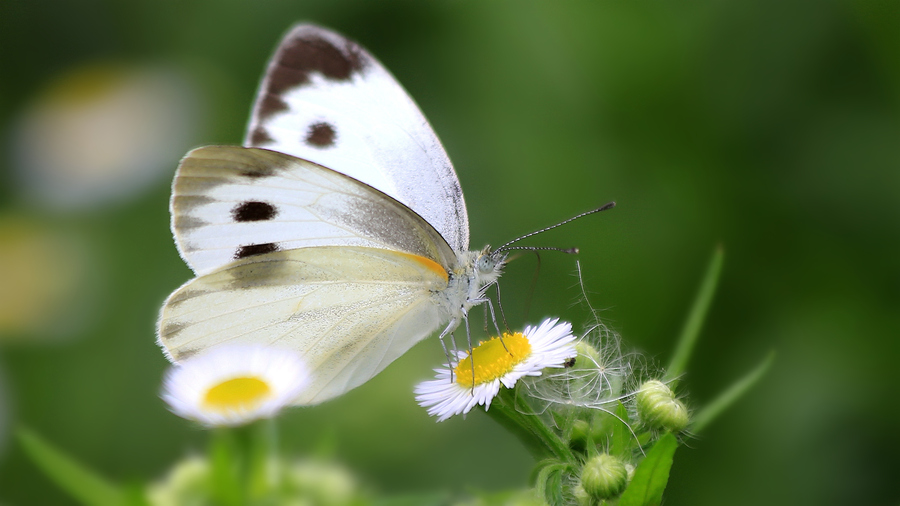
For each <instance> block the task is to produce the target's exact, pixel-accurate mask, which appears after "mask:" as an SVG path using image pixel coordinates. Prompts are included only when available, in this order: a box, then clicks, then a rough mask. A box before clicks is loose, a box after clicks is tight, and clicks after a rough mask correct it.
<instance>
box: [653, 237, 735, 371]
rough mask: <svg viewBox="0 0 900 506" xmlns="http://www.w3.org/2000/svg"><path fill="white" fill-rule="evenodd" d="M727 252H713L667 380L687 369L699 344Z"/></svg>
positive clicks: (671, 363) (683, 329)
mask: <svg viewBox="0 0 900 506" xmlns="http://www.w3.org/2000/svg"><path fill="white" fill-rule="evenodd" d="M724 257H725V252H724V251H723V250H722V246H718V247H716V249H715V251H713V255H712V258H711V259H710V261H709V266H708V267H707V268H706V275H705V276H704V277H703V282H702V283H700V289H699V290H697V295H696V296H695V297H694V304H693V306H691V311H690V313H688V317H687V320H685V322H684V327H683V328H682V329H681V335H680V336H679V338H678V344H677V345H676V346H675V353H674V355H673V356H672V361H671V362H669V367H668V369H667V370H666V378H665V379H666V380H675V379H676V378H678V376H680V375H681V373H683V372H684V369H685V367H687V363H688V361H689V360H690V359H691V353H693V351H694V345H696V344H697V338H698V337H699V336H700V330H701V329H702V328H703V320H705V319H706V313H707V312H708V311H709V306H710V304H712V299H713V295H714V294H715V293H716V285H717V284H718V283H719V275H720V274H721V273H722V261H723V259H724Z"/></svg>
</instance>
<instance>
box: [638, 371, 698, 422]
mask: <svg viewBox="0 0 900 506" xmlns="http://www.w3.org/2000/svg"><path fill="white" fill-rule="evenodd" d="M636 403H637V413H638V417H639V418H640V419H641V421H642V422H644V424H645V425H646V426H647V427H650V428H651V429H665V430H669V431H672V432H679V431H682V430H684V429H685V427H687V425H688V422H690V415H689V414H688V410H687V408H686V407H685V405H684V403H683V402H681V401H679V400H678V399H676V398H675V393H674V392H672V389H670V388H669V387H668V385H666V384H665V383H663V382H662V381H659V380H650V381H647V382H645V383H644V384H643V385H641V388H640V389H639V390H638V393H637V396H636Z"/></svg>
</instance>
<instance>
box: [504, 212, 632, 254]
mask: <svg viewBox="0 0 900 506" xmlns="http://www.w3.org/2000/svg"><path fill="white" fill-rule="evenodd" d="M614 207H616V203H615V202H609V203H606V204H603V205H602V206H600V207H598V208H596V209H591V210H590V211H585V212H583V213H581V214H578V215H575V216H572V217H571V218H569V219H567V220H563V221H561V222H559V223H557V224H556V225H550V226H549V227H545V228H542V229H540V230H535V231H534V232H530V233H528V234H525V235H523V236H521V237H517V238H515V239H513V240H512V241H509V242H508V243H506V244H504V245H503V246H500V247H499V248H497V249H496V250H494V251H495V252H497V251H509V250H512V249H526V248H510V247H509V245H510V244H513V243H517V242H519V241H521V240H522V239H527V238H529V237H531V236H533V235H537V234H540V233H543V232H546V231H548V230H553V229H554V228H556V227H561V226H563V225H565V224H566V223H569V222H572V221H575V220H577V219H579V218H584V217H585V216H589V215H591V214H594V213H599V212H600V211H606V210H608V209H612V208H614ZM535 249H555V250H557V251H564V252H572V253H577V252H578V249H577V248H569V249H568V250H564V249H558V248H535ZM572 250H574V251H572Z"/></svg>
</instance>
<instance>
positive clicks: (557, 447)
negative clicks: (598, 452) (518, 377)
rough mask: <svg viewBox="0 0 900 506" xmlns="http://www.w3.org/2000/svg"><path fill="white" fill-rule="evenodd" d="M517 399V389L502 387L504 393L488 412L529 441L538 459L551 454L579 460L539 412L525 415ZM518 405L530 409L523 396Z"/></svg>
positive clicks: (559, 457) (570, 459) (524, 440)
mask: <svg viewBox="0 0 900 506" xmlns="http://www.w3.org/2000/svg"><path fill="white" fill-rule="evenodd" d="M516 404H517V398H516V393H515V391H514V389H508V388H501V389H500V393H499V394H498V395H497V397H496V398H495V399H494V402H493V404H492V405H491V408H492V409H490V410H488V411H487V413H488V415H490V416H491V418H493V419H494V420H496V421H497V422H498V423H500V424H501V425H503V426H504V427H507V428H508V429H510V430H511V431H512V432H513V433H514V434H515V435H516V436H518V438H519V439H520V440H521V441H522V442H523V443H524V444H525V446H526V447H527V448H528V450H529V451H531V453H532V455H534V457H535V458H537V459H542V458H545V457H546V456H547V455H548V454H549V455H553V456H554V457H556V458H557V459H559V460H561V461H563V462H567V463H576V458H575V454H574V453H572V450H571V449H570V448H569V445H567V444H566V443H565V441H563V440H562V439H561V438H560V437H559V436H558V435H557V434H556V433H555V432H553V430H552V429H550V427H548V426H547V424H545V423H544V421H543V420H541V418H540V417H539V416H537V415H529V414H524V413H521V412H519V411H518V410H516ZM518 404H519V405H520V406H524V407H525V408H526V410H527V411H528V412H530V411H531V410H530V409H528V408H529V406H528V402H527V400H525V399H523V398H519V399H518Z"/></svg>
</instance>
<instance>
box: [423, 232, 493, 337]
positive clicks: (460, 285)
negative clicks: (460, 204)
mask: <svg viewBox="0 0 900 506" xmlns="http://www.w3.org/2000/svg"><path fill="white" fill-rule="evenodd" d="M456 257H457V267H456V268H454V269H453V270H452V271H450V273H449V280H448V284H447V288H446V289H445V290H442V291H440V292H438V293H437V294H436V295H438V296H439V297H440V298H441V302H442V303H443V304H444V306H445V308H446V310H447V312H448V313H449V315H450V317H451V319H452V320H456V321H461V320H462V318H465V317H466V315H467V314H468V312H469V309H471V308H472V306H476V305H478V304H481V303H482V302H484V300H485V298H484V291H485V290H486V289H487V287H488V286H490V285H492V284H493V283H495V282H496V281H497V279H498V278H499V277H500V275H501V274H502V273H503V266H504V265H505V264H506V256H505V255H502V254H499V255H498V254H496V253H492V252H491V251H490V248H488V247H486V248H485V249H483V250H481V251H458V252H457V253H456Z"/></svg>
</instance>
